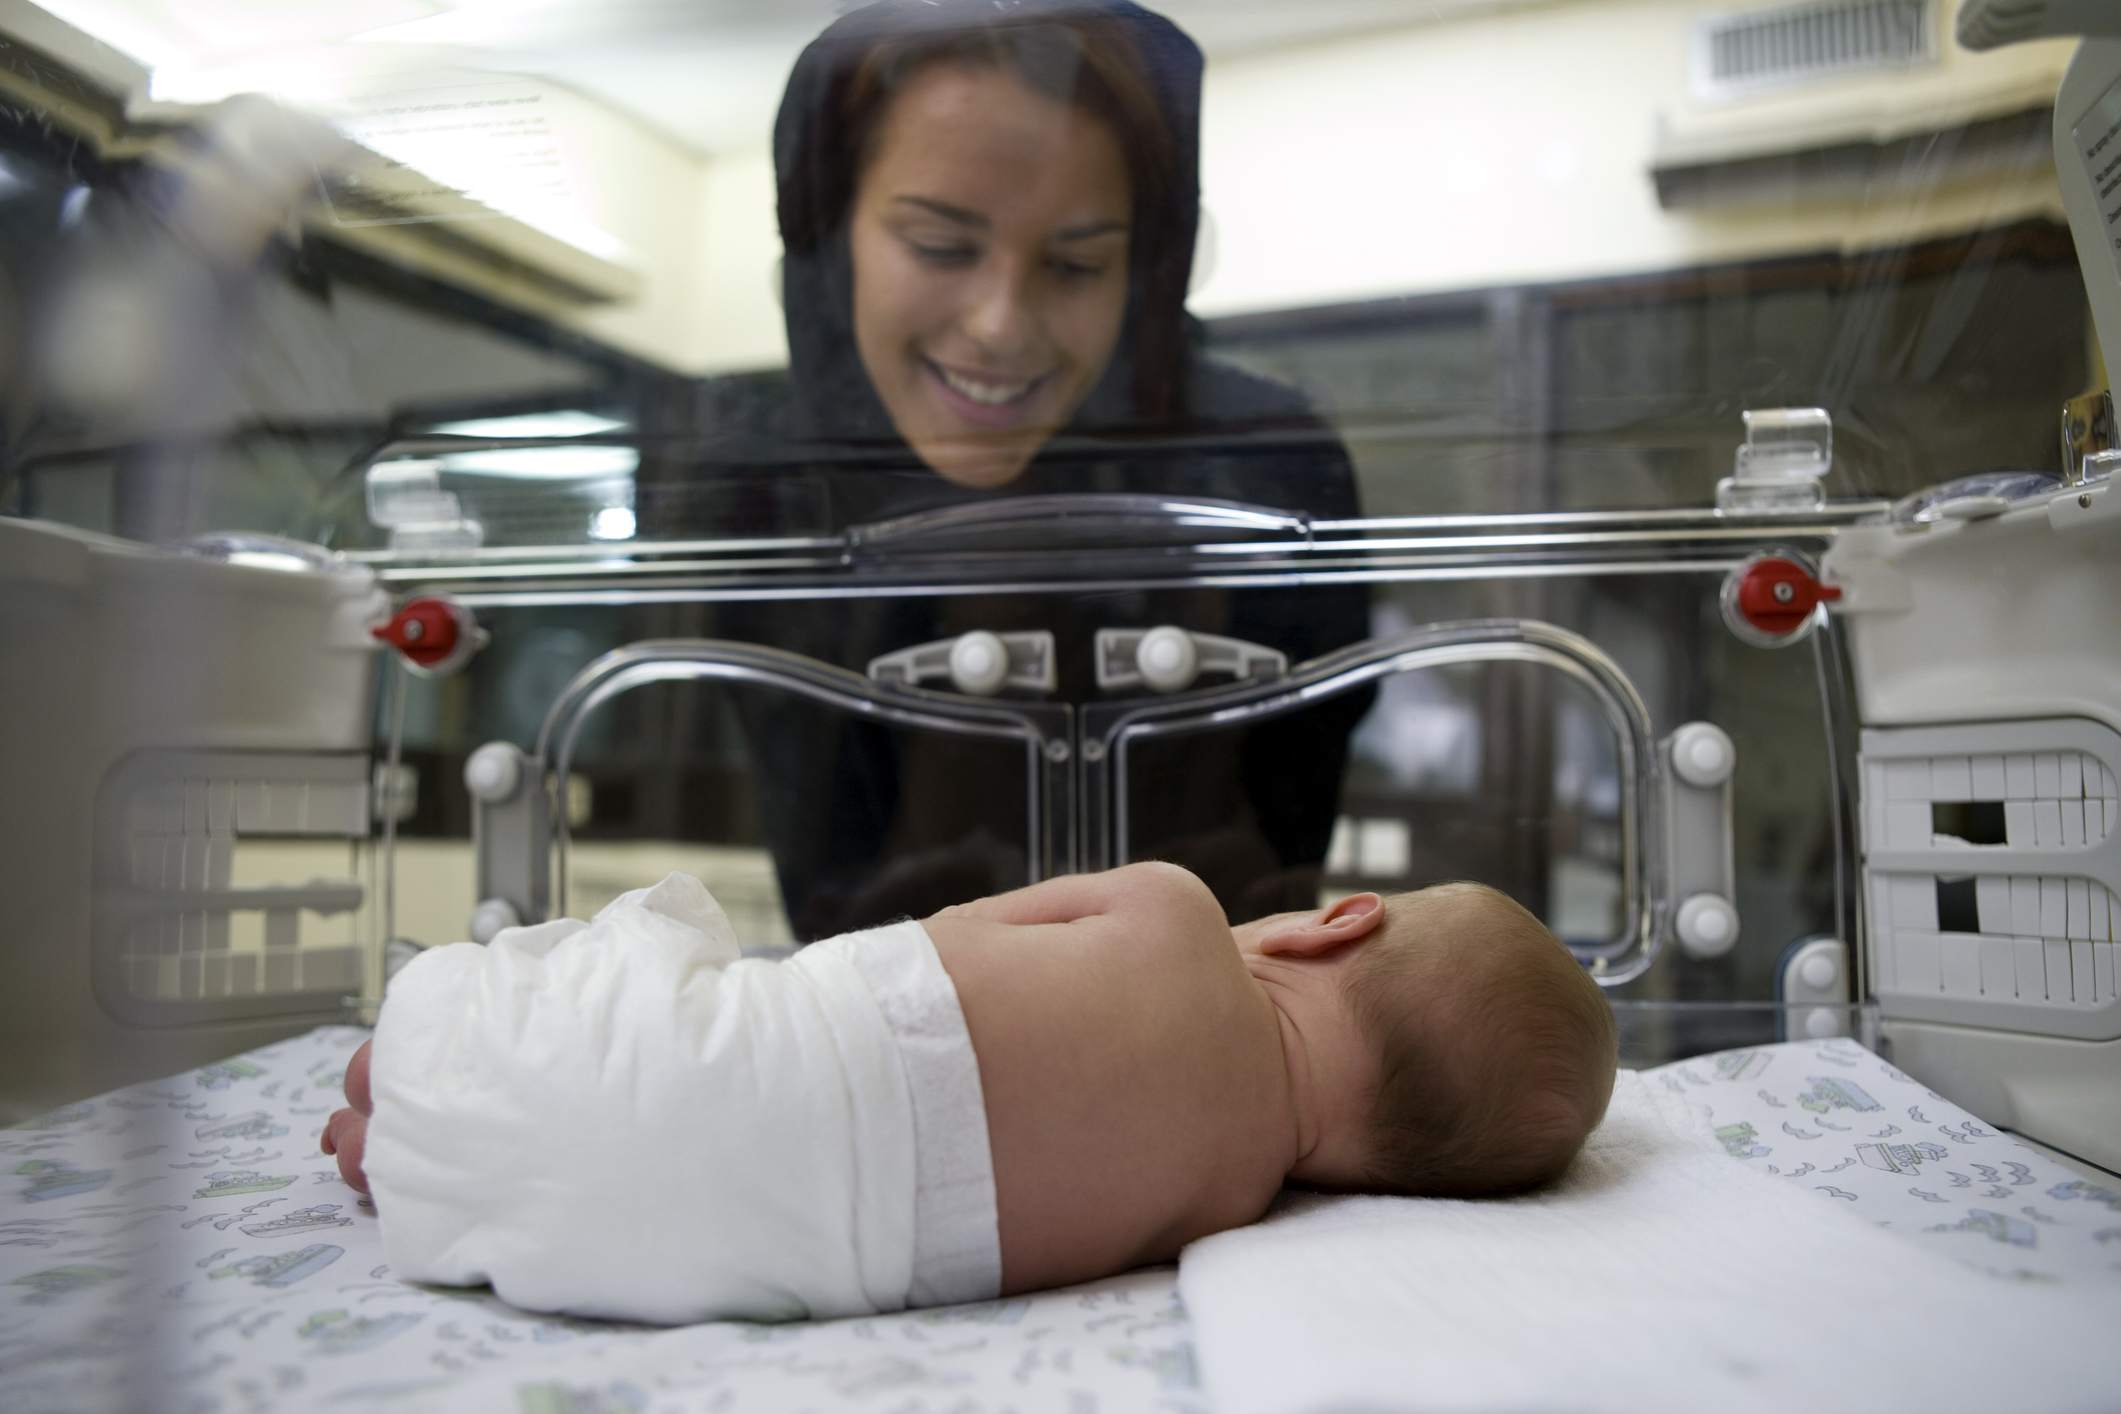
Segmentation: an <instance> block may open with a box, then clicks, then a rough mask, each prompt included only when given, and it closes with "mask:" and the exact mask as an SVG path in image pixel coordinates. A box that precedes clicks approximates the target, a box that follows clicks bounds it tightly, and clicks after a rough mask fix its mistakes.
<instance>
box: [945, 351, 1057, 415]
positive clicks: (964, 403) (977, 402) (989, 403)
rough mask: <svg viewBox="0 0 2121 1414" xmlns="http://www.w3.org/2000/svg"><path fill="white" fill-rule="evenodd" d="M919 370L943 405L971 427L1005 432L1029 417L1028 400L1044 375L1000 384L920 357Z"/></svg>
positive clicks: (1042, 381)
mask: <svg viewBox="0 0 2121 1414" xmlns="http://www.w3.org/2000/svg"><path fill="white" fill-rule="evenodd" d="M921 368H922V370H923V371H924V372H925V373H926V374H927V375H928V381H929V384H930V385H931V386H932V387H934V389H935V391H936V396H938V397H939V398H941V399H942V401H943V405H944V406H945V407H947V408H949V409H950V411H951V412H953V413H955V414H956V415H957V416H958V417H960V418H961V419H963V420H964V421H966V422H969V423H971V424H972V425H973V426H975V427H985V428H990V429H1006V428H1011V427H1016V426H1019V425H1021V424H1022V423H1023V422H1024V421H1025V420H1026V418H1027V417H1028V416H1029V414H1030V411H1031V401H1032V398H1033V396H1034V395H1035V394H1036V393H1037V392H1038V390H1039V389H1040V388H1041V387H1043V386H1044V384H1045V381H1046V375H1044V374H1040V375H1039V376H1038V377H1036V378H1030V379H1018V380H1013V381H1003V380H999V379H991V378H983V377H979V376H977V375H975V374H970V373H964V372H960V371H959V370H957V369H950V368H945V367H944V366H943V365H941V364H939V363H937V362H935V361H934V360H933V359H928V358H923V359H922V360H921Z"/></svg>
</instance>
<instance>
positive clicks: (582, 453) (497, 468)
mask: <svg viewBox="0 0 2121 1414" xmlns="http://www.w3.org/2000/svg"><path fill="white" fill-rule="evenodd" d="M438 460H439V461H440V462H441V469H442V470H443V471H450V472H458V473H462V474H465V475H470V476H507V477H514V478H517V479H519V480H523V481H582V480H588V479H590V478H594V477H609V476H631V475H633V472H634V468H635V467H637V466H639V465H640V464H641V454H640V453H639V452H638V451H636V450H634V449H633V448H632V447H524V448H523V449H522V450H520V451H509V450H498V451H491V452H450V453H447V454H446V455H444V456H442V457H440V458H438Z"/></svg>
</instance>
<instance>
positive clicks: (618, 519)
mask: <svg viewBox="0 0 2121 1414" xmlns="http://www.w3.org/2000/svg"><path fill="white" fill-rule="evenodd" d="M634 525H635V522H634V516H633V510H632V508H631V507H628V506H606V507H604V509H602V510H600V511H598V512H597V513H596V514H595V515H593V516H591V517H590V518H589V538H590V539H592V540H631V539H633V532H634Z"/></svg>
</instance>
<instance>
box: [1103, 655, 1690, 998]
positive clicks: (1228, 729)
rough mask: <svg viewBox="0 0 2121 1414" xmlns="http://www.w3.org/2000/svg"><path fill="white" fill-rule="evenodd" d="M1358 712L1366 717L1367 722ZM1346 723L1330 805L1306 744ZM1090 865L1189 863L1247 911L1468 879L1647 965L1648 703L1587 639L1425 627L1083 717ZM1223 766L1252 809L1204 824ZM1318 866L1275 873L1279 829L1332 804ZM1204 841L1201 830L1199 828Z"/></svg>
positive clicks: (1565, 934)
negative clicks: (1209, 782) (1272, 673)
mask: <svg viewBox="0 0 2121 1414" xmlns="http://www.w3.org/2000/svg"><path fill="white" fill-rule="evenodd" d="M1357 719H1359V722H1358V720H1357ZM1329 724H1340V730H1343V731H1345V730H1347V729H1348V728H1349V727H1352V728H1353V734H1352V736H1351V737H1350V738H1349V743H1350V744H1349V749H1348V752H1347V765H1346V769H1345V775H1344V776H1340V775H1339V770H1340V763H1339V760H1338V759H1337V758H1334V759H1330V760H1328V761H1327V762H1326V763H1325V764H1326V765H1327V766H1329V767H1330V768H1331V769H1333V770H1334V771H1335V773H1336V780H1335V781H1334V782H1332V783H1329V789H1328V790H1327V791H1326V792H1325V793H1324V794H1323V796H1321V792H1320V791H1319V790H1317V789H1316V786H1317V784H1318V783H1317V782H1316V780H1315V779H1314V777H1315V776H1316V774H1317V772H1318V770H1319V767H1320V762H1319V761H1318V760H1316V759H1315V758H1313V757H1311V756H1309V755H1307V754H1306V753H1305V752H1304V751H1303V749H1302V748H1303V744H1304V743H1305V742H1307V741H1316V740H1320V739H1323V738H1324V737H1325V736H1327V735H1328V734H1329V731H1328V725H1329ZM1082 738H1083V741H1082V751H1081V754H1082V758H1083V780H1084V811H1085V813H1084V822H1085V857H1086V860H1087V862H1088V863H1089V865H1090V866H1091V867H1102V866H1106V865H1113V864H1120V863H1125V862H1128V861H1130V860H1136V859H1144V858H1171V857H1178V856H1184V857H1189V858H1193V859H1199V860H1202V861H1205V862H1206V863H1207V864H1208V866H1209V867H1210V868H1211V869H1213V868H1220V869H1221V870H1222V872H1223V873H1224V874H1226V875H1227V876H1228V878H1227V880H1225V881H1224V883H1223V886H1222V887H1221V888H1220V889H1219V892H1223V893H1224V894H1225V895H1226V904H1231V902H1232V899H1233V897H1234V900H1235V903H1234V906H1233V913H1236V912H1239V911H1242V912H1243V913H1244V914H1245V915H1247V916H1256V915H1258V914H1262V913H1267V912H1272V911H1276V910H1282V909H1296V908H1308V907H1313V906H1315V905H1316V904H1318V903H1319V902H1321V901H1322V900H1324V899H1328V898H1331V897H1335V896H1339V895H1343V894H1347V893H1352V892H1355V891H1357V890H1362V889H1377V890H1380V891H1393V890H1403V889H1413V888H1419V887H1422V886H1424V885H1427V884H1431V883H1438V882H1442V881H1444V880H1449V879H1458V878H1477V879H1481V880H1483V881H1485V882H1490V883H1493V884H1495V885H1497V886H1498V887H1501V888H1503V889H1504V890H1506V891H1507V892H1509V893H1510V894H1512V895H1513V896H1514V897H1516V898H1517V899H1519V900H1520V901H1521V902H1523V903H1524V904H1525V905H1526V906H1527V907H1529V908H1531V909H1532V910H1533V911H1534V912H1535V913H1538V914H1540V915H1541V916H1542V917H1544V918H1545V920H1546V921H1547V923H1548V924H1549V925H1550V926H1551V927H1552V928H1553V929H1554V931H1555V933H1556V934H1557V935H1558V936H1560V937H1561V938H1563V939H1564V940H1565V941H1567V942H1568V943H1569V945H1570V946H1571V948H1572V949H1574V950H1575V951H1576V952H1577V954H1578V955H1579V956H1580V957H1582V958H1583V959H1584V960H1585V961H1586V962H1587V963H1593V964H1596V965H1598V966H1599V967H1600V970H1601V971H1607V972H1611V971H1618V972H1620V973H1622V974H1624V975H1625V974H1629V973H1632V972H1633V971H1637V970H1640V968H1641V967H1643V966H1646V965H1647V961H1648V947H1649V944H1650V941H1651V939H1652V937H1653V930H1654V925H1655V921H1656V919H1657V918H1658V916H1659V913H1658V910H1657V908H1656V907H1655V902H1656V901H1655V899H1654V897H1653V893H1654V888H1655V871H1654V870H1653V869H1652V867H1651V866H1652V863H1653V861H1654V860H1655V858H1656V853H1655V849H1654V843H1655V832H1656V829H1657V820H1658V815H1659V811H1658V809H1657V796H1656V792H1655V770H1654V762H1655V760H1656V754H1655V744H1654V742H1653V740H1652V737H1651V732H1650V721H1649V716H1648V713H1647V712H1646V710H1645V709H1644V706H1643V703H1642V700H1641V698H1640V696H1639V695H1638V694H1637V693H1636V691H1635V689H1634V687H1633V685H1632V684H1631V683H1630V682H1629V681H1628V680H1627V678H1626V677H1625V676H1624V675H1623V674H1622V673H1621V672H1620V670H1619V669H1618V668H1617V666H1615V665H1614V664H1613V663H1612V661H1611V660H1610V659H1609V658H1608V657H1607V656H1606V655H1605V654H1604V653H1603V652H1601V651H1600V650H1599V649H1598V648H1597V647H1596V646H1595V645H1593V644H1591V643H1590V642H1589V641H1588V640H1586V639H1584V638H1582V637H1580V636H1578V635H1576V634H1574V633H1571V632H1568V631H1566V630H1563V629H1559V628H1556V627H1554V626H1552V625H1549V624H1543V623H1538V622H1535V621H1532V620H1524V619H1495V620H1476V621H1466V622H1460V623H1446V624H1437V625H1432V626H1430V627H1428V628H1425V629H1422V630H1419V631H1417V632H1414V633H1410V634H1407V635H1404V636H1400V637H1396V638H1391V639H1378V640H1372V641H1369V642H1365V643H1360V644H1357V645H1355V646H1353V647H1350V648H1348V649H1345V650H1343V651H1341V652H1339V653H1336V654H1332V655H1330V656H1328V657H1325V658H1320V659H1315V660H1313V661H1312V662H1309V663H1306V664H1302V665H1299V666H1298V667H1296V668H1295V669H1294V670H1293V671H1291V672H1290V673H1288V675H1287V676H1285V677H1268V678H1264V679H1260V680H1254V681H1248V682H1244V683H1240V684H1238V685H1235V686H1228V685H1225V686H1219V687H1210V688H1206V689H1201V690H1195V691H1190V692H1185V693H1179V694H1173V695H1171V696H1167V697H1161V698H1147V697H1144V698H1137V699H1134V700H1130V701H1125V702H1116V703H1107V704H1101V705H1098V706H1095V707H1091V708H1088V709H1086V710H1085V712H1084V717H1083V727H1082ZM1209 756H1219V757H1220V758H1221V759H1222V762H1223V765H1224V768H1225V769H1226V770H1227V771H1229V772H1230V773H1231V778H1232V779H1235V780H1241V781H1243V782H1244V783H1245V786H1244V790H1243V797H1244V800H1245V801H1246V802H1248V803H1249V805H1250V806H1251V807H1252V808H1251V809H1240V810H1238V811H1235V812H1232V811H1227V810H1224V811H1220V812H1218V813H1217V814H1215V815H1212V816H1209V815H1204V814H1203V812H1202V811H1201V810H1200V809H1198V808H1197V805H1196V800H1195V796H1196V795H1197V793H1198V792H1199V791H1200V790H1201V788H1202V787H1201V781H1202V777H1201V774H1200V767H1201V763H1202V761H1203V759H1204V758H1206V757H1209ZM1331 785H1337V786H1338V811H1337V817H1335V818H1333V819H1331V820H1329V821H1328V827H1329V828H1330V830H1331V842H1330V847H1329V848H1328V849H1327V850H1326V851H1325V852H1324V860H1323V864H1322V865H1319V866H1309V867H1305V866H1297V867H1276V866H1277V864H1278V861H1279V858H1280V857H1281V856H1277V854H1276V852H1275V850H1274V849H1273V847H1272V831H1273V830H1275V829H1281V830H1286V829H1289V828H1292V827H1295V828H1301V827H1302V826H1303V823H1304V821H1303V819H1302V812H1303V809H1304V806H1305V805H1306V803H1307V802H1308V803H1314V804H1315V803H1317V802H1319V801H1320V800H1321V799H1323V800H1324V801H1325V802H1326V803H1328V804H1330V803H1331V802H1332V800H1333V799H1334V795H1333V792H1332V790H1331V789H1330V786H1331ZM1204 832H1205V834H1204Z"/></svg>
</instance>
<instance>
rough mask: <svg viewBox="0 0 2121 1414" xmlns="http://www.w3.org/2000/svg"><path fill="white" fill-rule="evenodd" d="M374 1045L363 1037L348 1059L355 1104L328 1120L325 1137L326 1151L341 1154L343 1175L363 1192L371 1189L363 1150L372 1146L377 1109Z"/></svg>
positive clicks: (349, 1091) (350, 1100)
mask: <svg viewBox="0 0 2121 1414" xmlns="http://www.w3.org/2000/svg"><path fill="white" fill-rule="evenodd" d="M373 1045H375V1042H373V1041H363V1042H362V1043H361V1049H360V1050H358V1051H355V1052H354V1054H353V1059H352V1060H350V1061H348V1062H347V1063H346V1103H347V1104H348V1105H350V1106H352V1108H351V1109H344V1110H340V1111H339V1112H338V1113H336V1114H334V1115H333V1116H332V1117H331V1119H330V1120H329V1121H327V1122H326V1124H325V1126H324V1139H323V1149H324V1152H325V1153H327V1154H336V1155H338V1157H339V1177H341V1178H343V1179H345V1180H346V1182H347V1185H348V1186H349V1187H352V1188H355V1189H358V1190H360V1191H361V1192H363V1193H366V1192H367V1191H368V1175H367V1174H365V1173H363V1172H362V1171H361V1151H362V1150H364V1149H365V1148H367V1147H368V1117H369V1116H370V1115H372V1114H374V1113H375V1109H376V1106H375V1101H374V1100H373V1099H371V1098H370V1096H369V1093H368V1051H369V1048H370V1047H371V1046H373Z"/></svg>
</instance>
